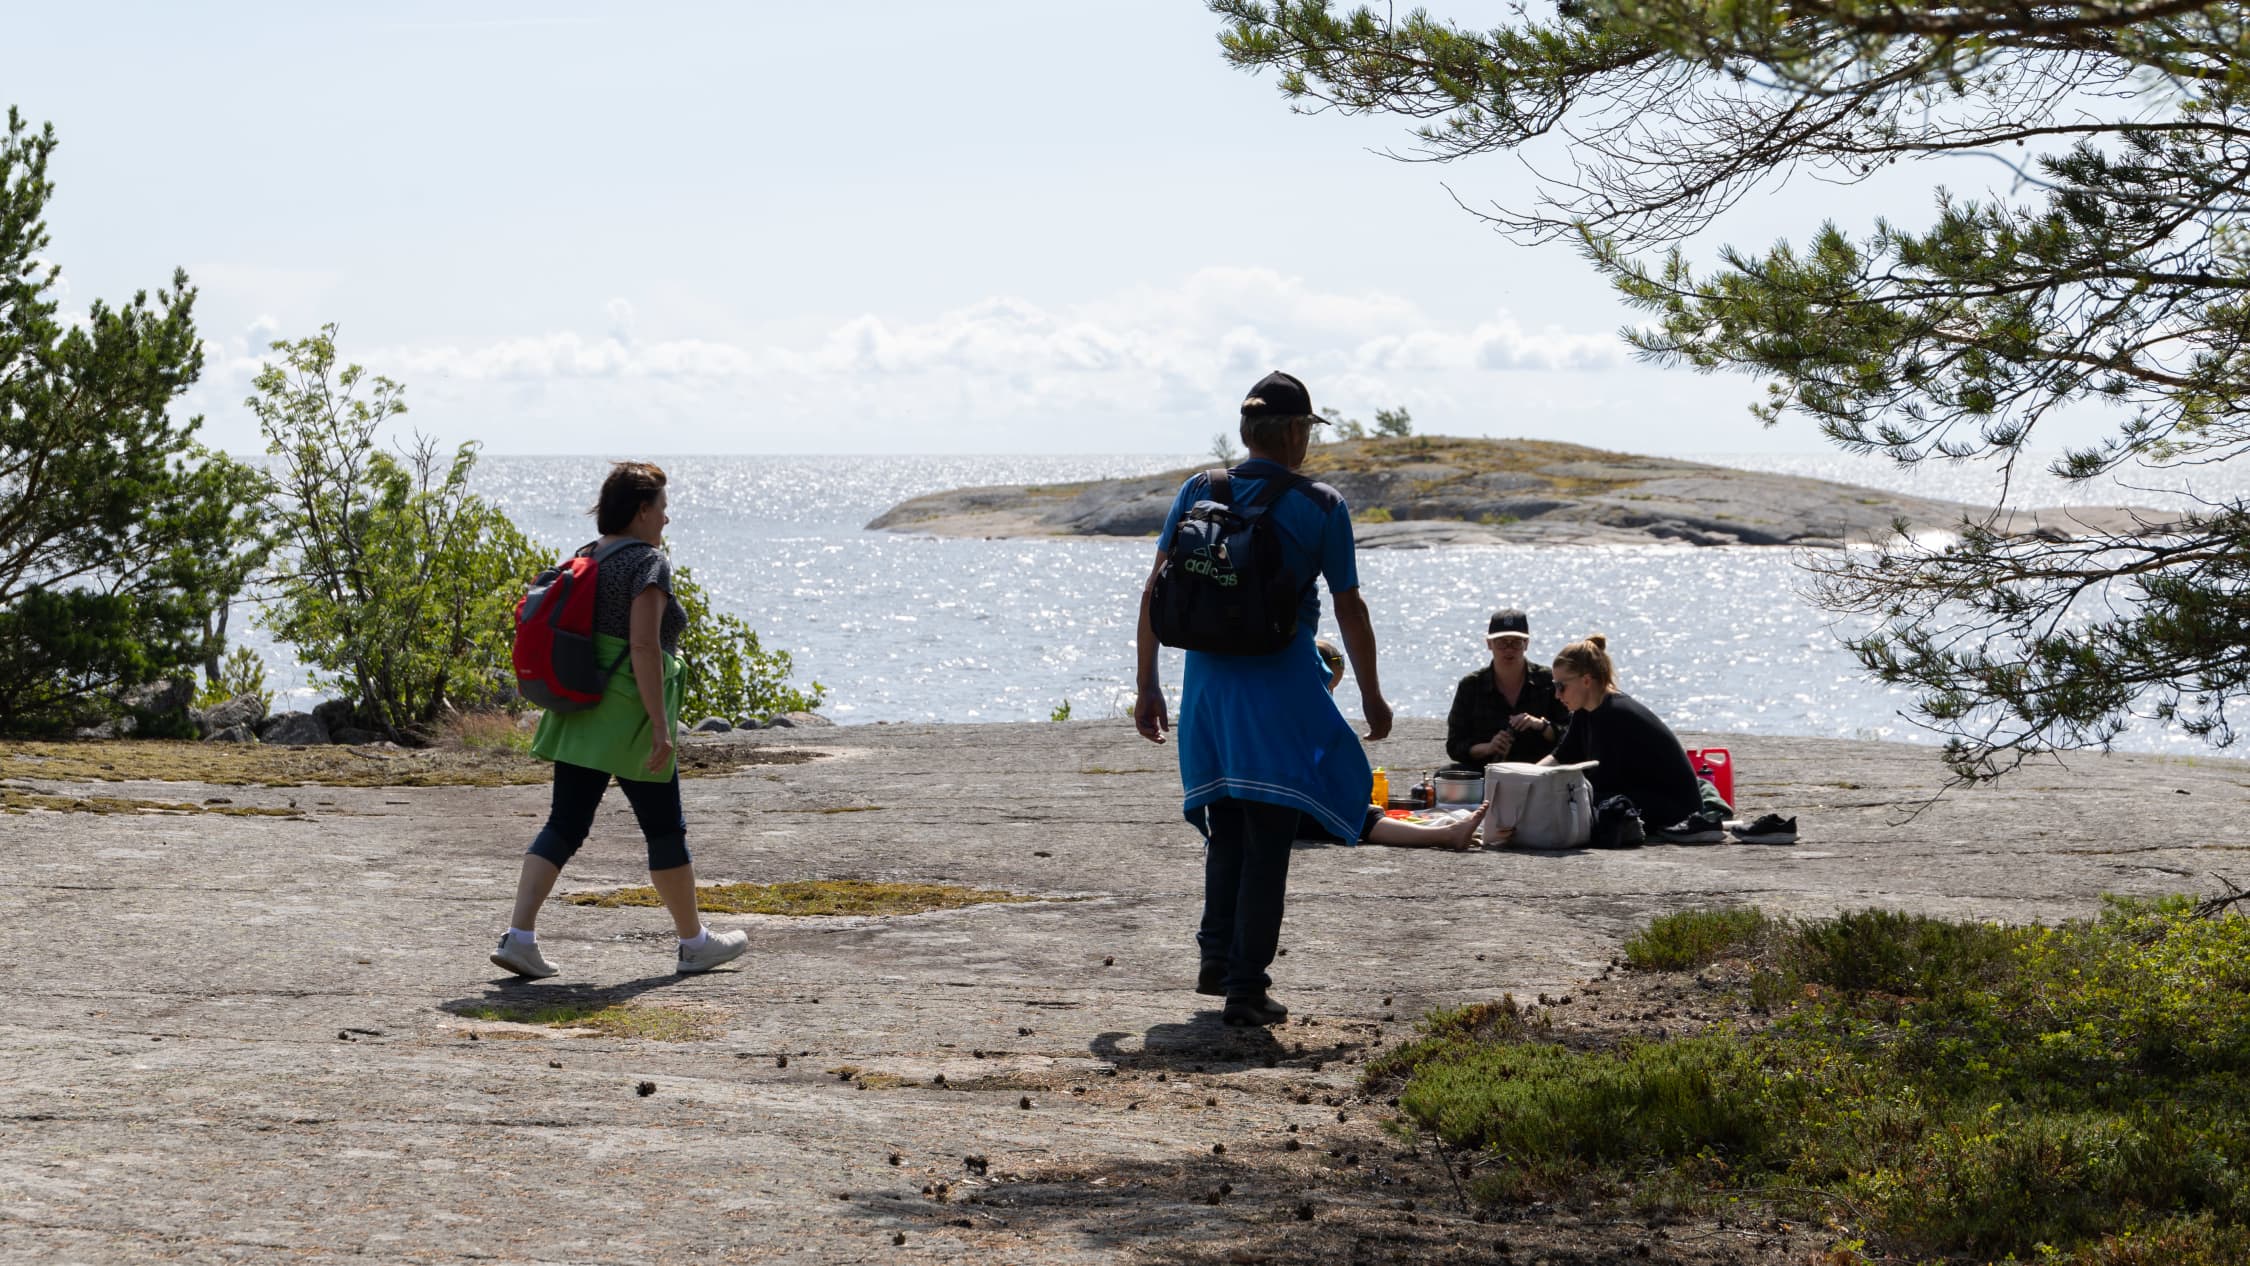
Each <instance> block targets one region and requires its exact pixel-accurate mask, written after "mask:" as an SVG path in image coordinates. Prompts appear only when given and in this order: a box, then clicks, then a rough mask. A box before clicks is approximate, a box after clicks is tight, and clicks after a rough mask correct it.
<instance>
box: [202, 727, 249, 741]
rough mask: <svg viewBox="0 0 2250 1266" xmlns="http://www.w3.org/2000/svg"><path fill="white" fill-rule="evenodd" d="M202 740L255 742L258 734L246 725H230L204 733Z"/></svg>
mask: <svg viewBox="0 0 2250 1266" xmlns="http://www.w3.org/2000/svg"><path fill="white" fill-rule="evenodd" d="M203 741H204V742H206V743H255V742H257V741H258V735H257V733H256V732H255V731H253V730H252V729H251V728H250V727H249V726H247V725H230V726H227V727H226V728H225V729H222V730H214V731H212V732H211V733H210V734H208V735H205V736H204V739H203Z"/></svg>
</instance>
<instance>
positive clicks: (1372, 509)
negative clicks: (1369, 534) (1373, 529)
mask: <svg viewBox="0 0 2250 1266" xmlns="http://www.w3.org/2000/svg"><path fill="white" fill-rule="evenodd" d="M1352 517H1353V518H1354V519H1357V520H1359V521H1360V522H1361V523H1389V522H1390V521H1391V508H1390V507H1389V506H1369V507H1367V508H1366V509H1364V510H1359V511H1356V512H1354V513H1353V515H1352Z"/></svg>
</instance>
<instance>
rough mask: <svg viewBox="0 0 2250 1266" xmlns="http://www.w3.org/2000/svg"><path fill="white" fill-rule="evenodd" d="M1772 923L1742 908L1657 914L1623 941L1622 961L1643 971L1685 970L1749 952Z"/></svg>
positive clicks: (1758, 913)
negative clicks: (1729, 955) (1623, 956)
mask: <svg viewBox="0 0 2250 1266" xmlns="http://www.w3.org/2000/svg"><path fill="white" fill-rule="evenodd" d="M1771 926H1772V921H1771V920H1769V919H1767V918H1766V916H1765V915H1764V914H1762V913H1760V912H1759V911H1756V910H1752V909H1748V908H1745V907H1737V908H1734V909H1728V910H1683V911H1681V912H1679V913H1677V914H1660V915H1658V916H1656V917H1655V918H1654V919H1651V920H1649V925H1648V926H1647V927H1645V928H1643V929H1641V930H1640V931H1639V932H1636V933H1634V934H1633V935H1632V936H1631V937H1629V938H1627V939H1626V941H1625V961H1626V962H1627V963H1628V964H1630V965H1632V966H1634V967H1638V968H1640V969H1641V970H1643V971H1686V970H1688V969H1690V968H1694V967H1701V966H1703V965H1705V964H1707V963H1712V962H1716V961H1717V960H1719V959H1721V958H1724V957H1726V956H1727V955H1728V954H1730V953H1740V952H1744V951H1747V950H1749V949H1750V948H1751V947H1752V946H1753V945H1754V944H1756V942H1757V941H1758V939H1759V937H1760V936H1761V935H1763V934H1764V933H1765V932H1766V931H1767V929H1768V928H1769V927H1771Z"/></svg>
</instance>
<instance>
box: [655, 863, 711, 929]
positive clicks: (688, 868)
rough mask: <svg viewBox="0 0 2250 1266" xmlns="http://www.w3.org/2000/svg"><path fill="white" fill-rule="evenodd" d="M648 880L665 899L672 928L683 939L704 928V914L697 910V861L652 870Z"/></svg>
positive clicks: (657, 893) (658, 894) (665, 906)
mask: <svg viewBox="0 0 2250 1266" xmlns="http://www.w3.org/2000/svg"><path fill="white" fill-rule="evenodd" d="M648 881H649V882H650V883H652V884H654V885H656V895H657V896H659V897H661V898H663V899H664V908H665V909H666V910H668V911H670V912H671V914H672V928H673V930H674V931H676V932H678V933H679V934H680V939H681V940H683V941H684V940H686V939H688V938H689V937H691V936H694V935H695V934H696V933H698V932H701V931H702V930H703V916H702V915H700V914H698V913H696V910H695V863H693V862H689V863H688V864H687V865H685V866H674V867H672V868H670V869H668V870H652V871H650V872H649V873H648Z"/></svg>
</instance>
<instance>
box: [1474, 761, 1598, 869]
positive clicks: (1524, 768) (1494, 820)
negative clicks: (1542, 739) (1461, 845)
mask: <svg viewBox="0 0 2250 1266" xmlns="http://www.w3.org/2000/svg"><path fill="white" fill-rule="evenodd" d="M1600 763H1601V762H1599V761H1590V760H1589V761H1580V762H1579V763H1577V764H1575V765H1522V764H1499V765H1487V766H1485V767H1484V785H1485V793H1486V795H1487V796H1489V797H1490V800H1491V805H1492V807H1491V808H1490V809H1488V810H1487V811H1486V812H1485V815H1484V829H1485V831H1486V832H1487V836H1486V840H1487V842H1488V843H1489V842H1490V841H1491V839H1492V837H1493V836H1494V835H1497V834H1498V829H1499V828H1501V827H1512V828H1514V830H1515V836H1514V837H1513V838H1512V839H1511V840H1510V841H1509V843H1511V844H1513V845H1515V846H1516V847H1518V848H1584V847H1585V846H1586V844H1587V843H1588V842H1589V841H1591V840H1592V839H1593V838H1594V789H1593V786H1592V785H1591V784H1590V783H1588V782H1587V781H1586V771H1587V770H1589V769H1592V768H1593V767H1594V766H1596V765H1598V764H1600Z"/></svg>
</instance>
